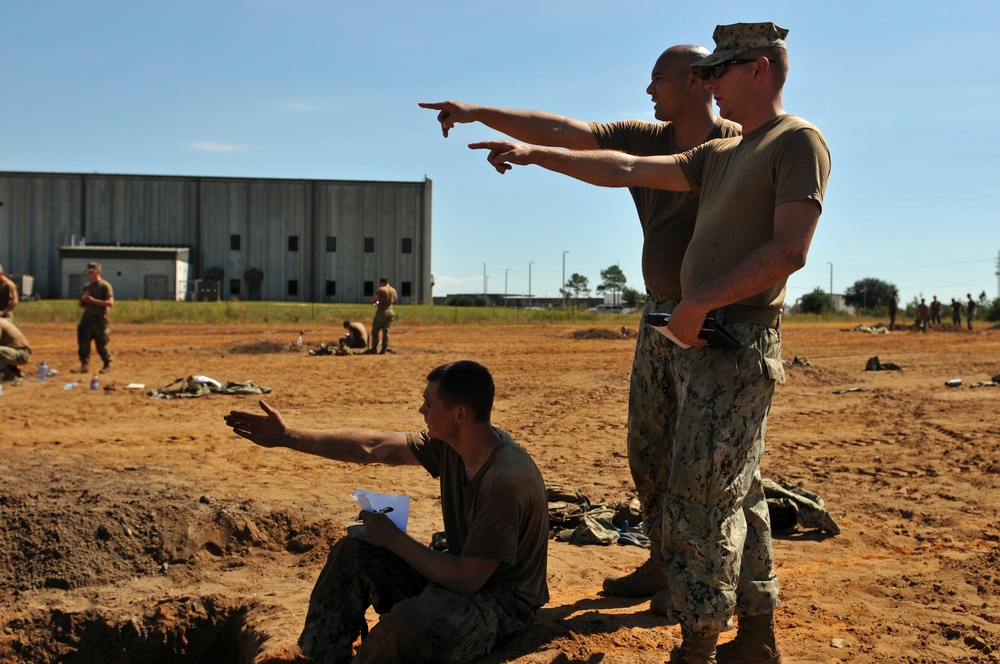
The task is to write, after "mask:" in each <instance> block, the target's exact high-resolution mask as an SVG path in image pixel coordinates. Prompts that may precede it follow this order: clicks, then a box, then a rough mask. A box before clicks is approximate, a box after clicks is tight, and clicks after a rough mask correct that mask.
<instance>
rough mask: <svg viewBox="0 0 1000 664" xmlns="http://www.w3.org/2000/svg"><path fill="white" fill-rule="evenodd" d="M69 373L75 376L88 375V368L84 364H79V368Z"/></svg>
mask: <svg viewBox="0 0 1000 664" xmlns="http://www.w3.org/2000/svg"><path fill="white" fill-rule="evenodd" d="M69 372H70V373H75V374H85V373H90V367H88V366H87V365H86V364H81V365H80V366H79V367H75V368H73V369H70V370H69Z"/></svg>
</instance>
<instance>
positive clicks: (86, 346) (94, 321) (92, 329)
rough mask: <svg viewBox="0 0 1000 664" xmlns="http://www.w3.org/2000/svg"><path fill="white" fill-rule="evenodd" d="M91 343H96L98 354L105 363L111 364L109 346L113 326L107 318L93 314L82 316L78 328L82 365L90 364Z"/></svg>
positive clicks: (78, 352) (77, 340)
mask: <svg viewBox="0 0 1000 664" xmlns="http://www.w3.org/2000/svg"><path fill="white" fill-rule="evenodd" d="M91 341H93V342H94V347H95V348H96V349H97V354H98V355H99V356H100V357H101V359H102V360H104V363H105V364H108V363H110V362H111V360H112V356H111V349H110V348H108V344H109V343H110V341H111V326H110V325H109V323H108V319H107V317H106V316H95V315H93V314H83V315H82V316H80V322H79V323H78V324H77V326H76V344H77V354H78V355H79V357H80V364H81V365H85V364H88V363H89V362H90V342H91Z"/></svg>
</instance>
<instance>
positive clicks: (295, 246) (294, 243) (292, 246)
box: [288, 235, 299, 251]
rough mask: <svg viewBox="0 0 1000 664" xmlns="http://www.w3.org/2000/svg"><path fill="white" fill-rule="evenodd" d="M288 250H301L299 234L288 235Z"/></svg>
mask: <svg viewBox="0 0 1000 664" xmlns="http://www.w3.org/2000/svg"><path fill="white" fill-rule="evenodd" d="M288 250H289V251H298V250H299V236H298V235H289V236H288Z"/></svg>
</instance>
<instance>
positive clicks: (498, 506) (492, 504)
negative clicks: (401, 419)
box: [406, 427, 549, 608]
mask: <svg viewBox="0 0 1000 664" xmlns="http://www.w3.org/2000/svg"><path fill="white" fill-rule="evenodd" d="M493 430H494V431H495V432H496V433H497V434H498V436H499V438H500V442H499V443H498V444H497V446H496V448H495V449H494V450H493V453H492V454H491V455H490V457H489V458H488V459H487V460H486V462H485V463H484V464H483V467H482V468H480V469H479V472H478V473H476V474H475V476H473V477H472V478H470V479H469V480H468V481H466V479H465V465H464V464H463V462H462V457H460V456H459V455H458V452H456V451H455V450H454V449H453V448H452V447H451V446H450V445H448V444H447V443H445V442H443V441H441V440H437V439H433V438H430V437H429V436H428V434H427V432H426V431H423V432H420V433H409V434H407V435H406V436H407V440H408V442H409V444H410V449H412V450H413V453H414V454H415V455H416V456H417V459H418V460H419V461H420V463H421V465H423V467H424V468H425V469H426V470H427V472H429V473H430V474H431V475H432V476H433V477H440V478H441V513H442V516H443V517H444V530H445V536H446V537H447V539H448V551H450V552H451V553H453V554H454V555H456V556H470V557H474V558H487V559H489V560H499V561H500V566H499V567H497V569H496V571H495V572H493V575H492V576H491V577H490V578H489V580H488V581H487V585H489V584H502V585H504V586H507V587H509V588H511V589H512V590H513V591H514V593H515V594H516V596H517V597H519V598H520V599H521V600H522V601H524V602H526V603H527V604H528V605H529V606H531V607H534V608H538V607H540V606H542V605H543V604H545V603H546V602H548V601H549V588H548V583H547V581H546V570H547V565H548V543H549V505H548V502H547V499H546V497H545V482H544V481H543V480H542V474H541V473H540V472H539V471H538V467H537V466H536V465H535V462H534V461H533V460H532V459H531V456H529V455H528V453H527V452H526V451H525V450H524V448H522V447H521V446H520V445H518V444H517V443H516V442H514V439H513V438H511V437H510V434H508V433H507V432H506V431H503V430H502V429H497V428H496V427H494V429H493Z"/></svg>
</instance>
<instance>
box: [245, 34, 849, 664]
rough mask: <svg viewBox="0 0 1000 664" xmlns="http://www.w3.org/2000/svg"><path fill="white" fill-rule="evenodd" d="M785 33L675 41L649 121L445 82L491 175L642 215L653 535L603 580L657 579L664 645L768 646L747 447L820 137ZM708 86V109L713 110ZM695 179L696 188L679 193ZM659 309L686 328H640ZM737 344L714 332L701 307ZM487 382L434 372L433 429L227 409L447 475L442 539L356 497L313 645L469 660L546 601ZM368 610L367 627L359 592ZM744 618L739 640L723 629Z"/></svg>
mask: <svg viewBox="0 0 1000 664" xmlns="http://www.w3.org/2000/svg"><path fill="white" fill-rule="evenodd" d="M787 34H788V31H787V30H785V29H783V28H780V27H778V26H776V25H774V24H773V23H738V24H733V25H720V26H718V27H717V28H716V29H715V33H714V35H713V37H714V40H715V43H716V47H715V50H714V51H713V52H711V53H710V52H708V51H707V50H706V49H704V48H702V47H698V46H688V45H682V46H674V47H672V48H669V49H667V50H666V51H664V52H663V54H662V55H661V56H660V57H659V58H658V59H657V61H656V63H655V65H654V66H653V70H652V76H651V80H650V84H649V86H648V88H647V92H648V93H649V95H650V96H651V98H652V101H653V103H654V109H655V115H656V119H657V120H658V121H659V122H642V121H628V122H615V123H611V124H601V123H588V122H581V121H578V120H574V119H571V118H567V117H563V116H559V115H554V114H551V113H544V112H539V111H522V110H511V109H503V108H495V107H487V106H478V105H473V104H467V103H461V102H455V101H444V102H436V103H422V104H420V105H421V106H422V107H424V108H428V109H432V110H436V111H438V116H437V118H438V120H439V122H440V124H441V127H442V130H443V133H444V135H445V137H447V136H448V134H449V132H450V131H451V130H452V129H453V128H454V127H455V125H457V124H462V123H474V122H478V123H481V124H484V125H486V126H488V127H491V128H493V129H496V130H498V131H500V132H502V133H504V134H506V135H508V136H510V137H511V138H513V139H516V140H518V141H523V143H515V142H510V141H499V140H498V141H483V142H478V143H473V144H471V145H470V146H469V147H471V148H474V149H482V150H486V151H487V154H488V157H487V158H488V161H489V163H490V164H491V165H492V166H493V167H494V168H495V169H496V170H497V171H499V172H500V173H504V172H506V171H508V170H510V169H511V168H512V167H513V166H526V165H536V166H540V167H542V168H546V169H549V170H552V171H555V172H558V173H563V174H565V175H568V176H570V177H573V178H576V179H579V180H582V181H584V182H588V183H591V184H595V185H603V186H614V187H628V188H629V189H630V191H631V193H632V196H633V199H634V200H635V204H636V209H637V212H638V214H639V219H640V223H641V224H642V228H643V234H644V240H643V250H642V257H643V260H642V265H643V278H644V280H645V284H646V288H647V300H646V303H645V306H644V310H643V322H642V323H641V324H640V328H639V332H638V338H637V342H636V351H635V359H634V364H633V370H632V377H631V382H630V393H629V413H628V429H629V433H628V441H627V445H628V458H629V466H630V470H631V473H632V476H633V480H634V482H635V486H636V489H637V491H638V494H639V496H640V498H641V502H642V509H643V524H644V527H645V528H646V531H647V534H648V535H649V537H650V540H651V542H652V543H653V545H652V547H651V549H650V557H649V560H648V561H646V562H645V563H643V565H642V566H640V567H639V568H637V569H636V570H634V571H632V572H631V573H629V574H626V575H624V576H620V577H610V578H608V579H606V580H605V582H604V587H603V591H604V592H605V593H607V594H615V595H627V596H632V597H650V598H651V608H652V610H653V611H655V612H656V613H658V614H660V615H662V616H663V618H664V623H665V624H679V625H680V631H681V635H682V639H681V641H680V643H679V644H677V646H676V647H675V648H674V649H673V651H672V655H671V661H673V662H682V663H686V664H692V663H710V662H722V663H726V664H730V663H734V662H741V663H746V662H766V663H769V664H774V663H776V662H781V657H782V656H781V653H780V650H779V648H778V644H777V642H776V638H775V630H774V610H775V608H776V607H777V606H778V577H777V575H776V574H775V570H774V562H773V556H772V548H771V531H770V523H769V518H768V512H767V505H766V501H765V498H764V493H763V489H762V486H761V474H760V470H759V463H760V459H761V456H762V454H763V451H764V431H765V425H766V420H767V415H768V412H769V409H770V404H771V398H772V395H773V393H774V388H775V384H776V383H780V382H783V381H784V370H783V367H782V363H781V337H780V333H779V330H780V325H781V307H782V304H783V301H784V296H785V284H786V280H787V278H788V276H789V275H790V274H791V273H793V272H794V271H796V270H798V269H799V268H801V267H802V266H803V265H804V264H805V261H806V255H807V252H808V249H809V245H810V242H811V239H812V236H813V232H814V230H815V228H816V225H817V223H818V221H819V217H820V213H821V211H822V203H823V196H824V193H825V190H826V185H827V179H828V176H829V172H830V154H829V150H828V149H827V146H826V143H825V141H824V139H823V136H822V135H821V134H820V132H819V130H818V129H817V128H816V127H814V126H813V125H811V124H809V123H808V122H806V121H805V120H802V119H800V118H797V117H795V116H792V115H789V114H787V113H785V111H784V108H783V105H782V88H783V86H784V84H785V79H786V76H787V74H788V70H789V61H788V52H787V50H786V44H785V38H786V36H787ZM713 99H714V101H715V104H717V106H718V108H719V115H721V117H717V116H716V114H715V113H714V110H713V105H712V102H713ZM692 193H694V194H698V196H697V197H696V196H692V195H691V194H692ZM653 312H664V313H671V314H672V318H671V320H670V323H669V330H670V332H671V334H672V336H673V337H674V338H676V340H677V342H678V343H674V342H672V341H670V340H668V339H667V338H666V337H665V336H663V335H661V334H659V333H657V332H656V331H654V330H652V329H651V328H650V326H649V325H648V324H646V322H645V317H646V315H647V314H649V313H653ZM708 317H711V318H713V319H714V320H715V321H717V322H719V323H722V322H723V321H724V322H725V326H726V327H727V328H728V329H729V330H730V331H731V332H732V333H733V335H734V336H735V337H736V338H737V339H738V340H739V342H740V343H741V344H742V347H738V348H714V347H706V341H705V340H704V339H703V338H701V337H700V336H699V331H700V330H701V329H702V326H703V323H704V322H705V320H706V318H708ZM493 395H494V388H493V381H492V378H491V377H490V374H489V372H488V370H487V369H486V368H485V367H483V366H481V365H479V364H477V363H475V362H472V361H468V360H463V361H458V362H452V363H449V364H446V365H443V366H441V367H438V368H436V369H434V370H433V371H432V372H431V373H430V374H428V376H427V385H426V389H425V390H424V400H423V404H422V405H421V407H420V413H421V414H422V415H423V417H424V422H425V424H426V430H425V431H423V432H419V433H408V434H401V433H383V432H380V431H375V430H356V429H331V430H313V429H301V428H296V427H291V426H289V425H287V424H286V423H285V422H284V421H283V419H282V418H281V416H280V415H279V414H278V413H277V412H276V411H275V410H273V409H272V408H271V407H270V406H268V405H267V404H265V403H263V402H262V403H261V408H262V409H263V413H262V414H261V413H248V412H239V411H234V412H231V413H230V414H229V415H227V417H226V421H227V423H228V425H229V426H230V427H232V428H233V430H234V432H235V433H237V434H238V435H240V436H243V437H244V438H247V439H249V440H251V441H253V442H254V443H257V444H258V445H263V446H266V447H288V448H290V449H294V450H298V451H301V452H306V453H309V454H315V455H319V456H323V457H327V458H331V459H336V460H340V461H351V462H356V463H384V464H396V465H401V464H410V465H414V464H420V465H423V466H424V468H425V469H427V471H428V472H429V473H430V474H431V475H433V476H436V477H440V481H441V507H442V516H443V519H444V527H445V533H446V538H447V546H448V550H447V552H439V551H435V550H431V549H430V548H428V547H426V546H424V545H422V544H420V543H418V542H416V541H415V540H413V539H412V538H410V537H409V536H408V535H406V534H405V533H403V532H402V531H400V530H399V529H397V528H396V527H395V526H394V525H393V524H392V522H391V521H390V520H389V519H388V517H387V516H386V515H384V514H377V513H373V512H362V513H361V519H362V520H363V521H364V525H365V540H360V539H354V538H349V537H345V538H343V539H341V540H340V541H338V543H337V544H335V545H334V547H333V549H332V551H331V553H330V556H329V559H328V561H327V564H326V566H325V567H324V569H323V571H322V572H321V573H320V576H319V580H318V581H317V583H316V586H315V588H314V590H313V593H312V596H311V598H310V603H309V609H308V613H307V617H306V621H305V628H304V630H303V632H302V635H301V637H300V639H299V645H300V647H301V649H302V651H303V653H304V654H305V655H306V656H307V657H309V658H311V659H312V660H314V661H318V662H348V661H351V660H352V658H356V659H355V661H359V662H396V661H418V662H431V661H433V662H444V661H446V662H468V661H471V660H473V659H475V658H477V657H481V656H483V655H485V654H487V653H488V652H489V651H490V650H491V649H492V648H493V647H494V646H495V644H497V643H499V642H501V641H502V640H503V639H505V638H507V637H509V636H510V635H513V634H516V633H517V632H519V631H520V630H522V629H523V628H524V627H525V626H526V625H527V624H528V623H529V622H530V621H531V619H532V617H533V615H534V614H535V612H536V611H537V610H538V609H539V607H541V606H542V605H543V604H545V603H546V601H547V599H548V591H547V586H546V547H547V537H548V529H549V524H548V516H547V508H546V498H545V491H544V484H543V482H542V478H541V475H540V473H539V471H538V469H537V468H536V467H535V464H534V463H533V462H532V460H531V459H530V457H529V456H528V455H527V453H526V452H525V451H524V450H523V449H522V448H520V447H519V446H518V445H517V444H516V443H514V441H513V440H512V439H511V437H510V436H509V435H508V434H507V433H506V432H504V431H502V430H501V429H498V428H496V427H494V426H493V425H492V424H491V422H490V409H491V406H492V402H493ZM369 605H373V606H374V608H375V610H376V611H377V612H378V613H379V614H380V620H379V621H378V623H377V624H376V625H375V626H374V627H373V628H372V630H371V631H370V632H368V633H367V636H365V637H364V638H363V639H362V641H361V643H360V645H359V646H358V648H357V651H356V654H355V652H354V648H353V644H355V642H356V640H357V638H358V637H360V636H361V635H362V634H365V633H366V628H367V625H366V622H365V618H364V613H365V610H366V609H367V608H368V606H369ZM734 616H735V617H736V621H737V627H738V629H737V634H736V637H735V639H733V640H731V641H729V642H728V643H725V644H722V645H719V644H718V640H719V636H720V634H721V633H722V632H724V631H727V630H729V629H732V626H733V618H734Z"/></svg>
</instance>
